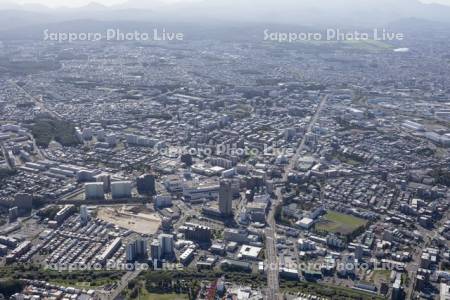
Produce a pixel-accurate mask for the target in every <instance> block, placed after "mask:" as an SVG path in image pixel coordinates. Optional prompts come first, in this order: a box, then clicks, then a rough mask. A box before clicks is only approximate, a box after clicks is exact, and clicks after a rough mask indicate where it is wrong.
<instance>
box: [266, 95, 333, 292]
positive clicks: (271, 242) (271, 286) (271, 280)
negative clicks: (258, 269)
mask: <svg viewBox="0 0 450 300" xmlns="http://www.w3.org/2000/svg"><path fill="white" fill-rule="evenodd" d="M327 100H328V95H324V96H322V98H321V100H320V103H319V105H318V106H317V109H316V112H315V113H314V115H313V117H312V118H311V120H310V121H309V125H308V127H307V129H306V131H305V134H304V136H303V138H302V140H301V142H300V144H299V146H298V147H297V150H296V151H295V154H294V156H292V157H291V159H290V160H289V164H288V165H287V166H286V168H285V170H284V173H283V181H284V182H286V181H287V179H288V175H289V173H290V172H291V171H292V170H293V169H294V168H295V165H296V163H297V161H298V159H299V158H300V155H301V153H302V151H303V148H304V147H305V144H306V136H307V135H308V134H309V133H311V131H312V129H313V127H314V125H315V123H316V122H317V120H318V118H319V115H320V112H321V111H322V109H323V107H324V106H325V103H326V102H327ZM275 195H276V199H275V201H273V203H272V207H271V209H270V211H269V214H268V215H267V224H268V227H267V228H266V230H265V234H266V256H267V257H266V261H267V265H266V269H267V287H268V289H267V299H268V300H279V299H282V298H283V297H282V294H280V291H279V290H280V281H279V265H278V253H277V247H276V244H277V241H276V234H275V231H276V224H275V209H276V207H277V206H278V205H279V204H280V203H281V202H282V198H283V196H282V193H281V189H280V188H277V189H276V191H275Z"/></svg>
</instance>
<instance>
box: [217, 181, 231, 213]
mask: <svg viewBox="0 0 450 300" xmlns="http://www.w3.org/2000/svg"><path fill="white" fill-rule="evenodd" d="M219 211H220V214H221V215H222V217H230V216H232V215H233V189H232V182H231V181H230V180H221V181H220V188H219Z"/></svg>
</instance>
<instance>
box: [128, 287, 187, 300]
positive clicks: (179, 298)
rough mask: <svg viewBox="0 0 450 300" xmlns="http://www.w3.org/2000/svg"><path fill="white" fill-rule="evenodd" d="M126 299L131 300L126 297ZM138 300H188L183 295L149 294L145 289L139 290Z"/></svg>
mask: <svg viewBox="0 0 450 300" xmlns="http://www.w3.org/2000/svg"><path fill="white" fill-rule="evenodd" d="M127 299H131V298H129V297H127ZM138 299H139V300H188V299H189V298H188V296H187V295H183V294H175V293H170V294H157V293H149V292H148V291H147V290H146V289H145V288H141V289H140V293H139V295H138Z"/></svg>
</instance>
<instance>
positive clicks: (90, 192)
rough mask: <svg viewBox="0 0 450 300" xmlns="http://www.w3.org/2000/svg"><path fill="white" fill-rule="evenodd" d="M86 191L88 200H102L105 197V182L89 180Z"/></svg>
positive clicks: (85, 186) (85, 185)
mask: <svg viewBox="0 0 450 300" xmlns="http://www.w3.org/2000/svg"><path fill="white" fill-rule="evenodd" d="M84 193H85V196H86V200H97V199H98V200H101V199H104V198H105V192H104V190H103V183H101V182H89V183H85V184H84Z"/></svg>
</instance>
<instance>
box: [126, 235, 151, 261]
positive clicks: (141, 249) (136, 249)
mask: <svg viewBox="0 0 450 300" xmlns="http://www.w3.org/2000/svg"><path fill="white" fill-rule="evenodd" d="M147 256H148V255H147V240H145V239H137V240H135V241H134V242H130V243H128V245H127V251H126V259H127V261H128V262H134V261H136V260H137V259H139V258H147Z"/></svg>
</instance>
